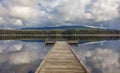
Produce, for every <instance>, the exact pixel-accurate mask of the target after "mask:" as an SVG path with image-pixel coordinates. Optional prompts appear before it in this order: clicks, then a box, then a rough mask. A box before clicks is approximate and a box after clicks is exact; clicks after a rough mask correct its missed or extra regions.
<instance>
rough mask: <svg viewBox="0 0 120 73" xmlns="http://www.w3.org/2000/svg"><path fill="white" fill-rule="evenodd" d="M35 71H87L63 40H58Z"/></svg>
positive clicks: (37, 72) (58, 72) (82, 72)
mask: <svg viewBox="0 0 120 73" xmlns="http://www.w3.org/2000/svg"><path fill="white" fill-rule="evenodd" d="M35 73H87V71H86V70H85V68H84V67H83V66H82V64H81V63H80V61H79V60H78V59H77V57H76V56H75V54H73V52H72V50H71V49H70V47H69V45H68V43H67V42H65V41H58V42H56V43H55V45H54V46H53V48H52V49H51V50H50V52H49V53H48V55H47V56H46V58H45V59H44V60H43V62H42V64H41V65H40V67H39V68H38V69H37V71H36V72H35Z"/></svg>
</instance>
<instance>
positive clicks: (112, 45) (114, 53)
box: [72, 40, 120, 73]
mask: <svg viewBox="0 0 120 73" xmlns="http://www.w3.org/2000/svg"><path fill="white" fill-rule="evenodd" d="M72 47H73V49H74V51H75V52H76V54H77V56H78V57H79V59H80V60H81V61H82V62H83V63H84V64H85V66H86V67H87V68H88V71H89V72H90V73H120V40H117V41H100V42H90V43H84V44H79V45H78V47H77V46H72Z"/></svg>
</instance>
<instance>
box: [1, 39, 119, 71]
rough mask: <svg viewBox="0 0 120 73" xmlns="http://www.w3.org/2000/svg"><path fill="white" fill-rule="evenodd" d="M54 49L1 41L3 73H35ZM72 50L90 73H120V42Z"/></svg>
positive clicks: (35, 43)
mask: <svg viewBox="0 0 120 73" xmlns="http://www.w3.org/2000/svg"><path fill="white" fill-rule="evenodd" d="M51 47H52V46H45V44H44V42H38V41H18V40H17V41H16V40H5V41H0V73H34V72H35V70H36V69H37V67H38V66H39V64H40V63H41V61H42V60H43V59H44V57H45V56H46V55H47V53H48V51H49V50H50V48H51ZM72 48H73V50H74V51H75V53H76V55H77V56H78V57H79V59H80V61H81V62H82V63H83V64H84V65H85V67H87V69H88V71H89V72H90V73H120V40H111V41H98V42H87V43H81V44H78V46H72Z"/></svg>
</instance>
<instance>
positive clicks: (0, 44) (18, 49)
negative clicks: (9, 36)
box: [0, 40, 51, 73]
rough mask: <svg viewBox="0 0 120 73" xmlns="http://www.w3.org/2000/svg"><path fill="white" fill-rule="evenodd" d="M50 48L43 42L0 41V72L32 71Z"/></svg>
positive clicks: (26, 72) (21, 72) (22, 72)
mask: <svg viewBox="0 0 120 73" xmlns="http://www.w3.org/2000/svg"><path fill="white" fill-rule="evenodd" d="M50 48H51V47H50V46H47V47H46V46H45V44H44V43H43V42H31V41H28V42H23V41H14V40H6V41H0V73H34V71H35V70H36V68H37V67H38V66H39V64H40V63H41V61H42V59H44V57H45V56H46V54H47V52H48V51H49V49H50Z"/></svg>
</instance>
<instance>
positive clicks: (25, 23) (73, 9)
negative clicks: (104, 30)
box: [0, 0, 120, 28]
mask: <svg viewBox="0 0 120 73" xmlns="http://www.w3.org/2000/svg"><path fill="white" fill-rule="evenodd" d="M0 9H1V10H0V17H1V18H2V19H3V20H4V23H1V20H0V27H2V26H4V28H8V27H9V28H22V27H33V26H34V27H42V26H58V25H59V26H60V25H92V24H94V23H100V22H102V23H104V22H105V23H104V24H103V25H104V26H106V27H109V26H108V25H107V24H110V25H111V26H114V24H111V22H110V21H112V22H116V20H115V19H116V18H119V16H120V0H3V1H1V2H0ZM14 19H16V21H15V22H16V23H12V24H11V23H9V22H12V20H14ZM3 20H2V21H3ZM99 25H100V24H96V26H99ZM115 25H116V27H117V26H118V25H119V24H115ZM20 26H21V27H20ZM114 28H115V27H114Z"/></svg>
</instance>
